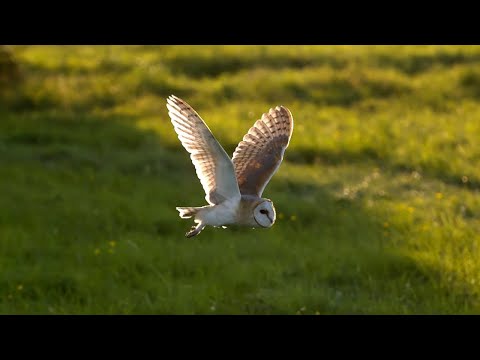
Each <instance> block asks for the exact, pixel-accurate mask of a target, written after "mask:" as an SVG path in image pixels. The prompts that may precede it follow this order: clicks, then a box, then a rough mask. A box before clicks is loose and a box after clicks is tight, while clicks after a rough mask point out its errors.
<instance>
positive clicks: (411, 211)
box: [407, 206, 415, 214]
mask: <svg viewBox="0 0 480 360" xmlns="http://www.w3.org/2000/svg"><path fill="white" fill-rule="evenodd" d="M407 211H408V212H409V213H410V214H412V213H413V212H414V211H415V209H414V208H413V207H411V206H409V207H407Z"/></svg>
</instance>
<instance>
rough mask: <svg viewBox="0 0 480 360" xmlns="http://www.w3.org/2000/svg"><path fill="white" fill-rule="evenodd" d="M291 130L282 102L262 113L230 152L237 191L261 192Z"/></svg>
mask: <svg viewBox="0 0 480 360" xmlns="http://www.w3.org/2000/svg"><path fill="white" fill-rule="evenodd" d="M292 132H293V117H292V114H291V113H290V111H289V110H288V109H287V108H286V107H284V106H277V107H276V108H275V109H270V111H269V112H268V113H266V114H263V115H262V118H261V119H260V120H257V121H256V122H255V125H254V126H252V127H251V128H250V130H249V131H248V134H246V135H245V136H244V137H243V141H241V142H240V143H239V144H238V146H237V148H236V149H235V152H234V153H233V159H232V160H233V165H234V166H235V175H236V177H237V182H238V186H239V188H240V193H241V194H243V195H246V194H250V195H257V196H259V197H261V196H262V193H263V190H264V189H265V186H267V184H268V182H269V181H270V179H271V178H272V176H273V175H274V174H275V172H276V171H277V170H278V168H279V167H280V164H281V162H282V160H283V154H284V153H285V149H286V148H287V146H288V144H289V142H290V138H291V137H292Z"/></svg>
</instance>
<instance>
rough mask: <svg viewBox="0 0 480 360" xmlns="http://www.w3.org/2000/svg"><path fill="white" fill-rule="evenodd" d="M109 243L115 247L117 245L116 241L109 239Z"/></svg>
mask: <svg viewBox="0 0 480 360" xmlns="http://www.w3.org/2000/svg"><path fill="white" fill-rule="evenodd" d="M108 245H110V246H111V247H112V248H113V247H115V245H117V243H116V242H115V241H109V242H108Z"/></svg>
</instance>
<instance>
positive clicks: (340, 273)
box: [0, 46, 480, 314]
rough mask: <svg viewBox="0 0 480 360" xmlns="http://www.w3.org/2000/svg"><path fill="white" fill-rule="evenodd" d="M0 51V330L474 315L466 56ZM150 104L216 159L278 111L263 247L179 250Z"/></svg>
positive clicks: (175, 176) (178, 154)
mask: <svg viewBox="0 0 480 360" xmlns="http://www.w3.org/2000/svg"><path fill="white" fill-rule="evenodd" d="M9 50H10V51H11V52H12V54H13V56H14V59H15V60H16V61H17V63H18V64H19V69H20V73H21V80H20V81H19V82H18V83H17V82H16V83H11V84H7V86H5V87H4V89H3V90H2V92H1V93H0V94H1V98H0V161H1V164H2V165H1V167H0V177H1V179H2V181H1V184H2V186H1V188H0V273H1V274H2V276H1V277H0V313H2V314H114V313H115V314H464V313H480V247H479V245H480V216H479V210H480V197H479V196H480V194H479V190H480V166H479V161H480V143H479V136H480V66H479V65H480V47H479V46H226V47H223V46H222V47H221V46H160V47H158V46H106V47H105V46H11V47H9ZM170 94H175V95H177V96H179V97H182V98H183V99H184V100H186V101H187V102H188V103H190V104H191V105H192V106H193V107H194V108H195V109H196V110H197V111H198V112H199V113H200V115H201V116H202V117H203V118H204V119H205V121H206V122H207V123H208V125H209V127H210V128H211V129H212V131H213V132H214V134H215V136H216V137H217V139H219V141H220V142H221V144H222V145H223V146H224V147H225V149H226V150H227V152H228V153H229V154H232V153H233V150H234V149H235V146H236V144H237V143H238V142H239V141H240V140H241V138H242V137H243V135H244V134H245V133H246V132H247V131H248V129H249V128H250V126H251V125H252V124H253V123H254V121H255V120H257V119H258V118H259V117H260V116H261V114H262V113H263V112H266V111H267V110H268V109H269V108H271V107H274V106H276V105H285V106H287V107H288V108H289V109H290V110H291V111H292V113H293V116H294V120H295V130H294V133H293V137H292V140H291V143H290V147H289V148H288V150H287V152H286V154H285V161H284V163H283V164H282V166H281V168H280V170H279V171H278V173H277V174H276V175H275V177H274V178H273V179H272V181H271V182H270V184H269V185H268V187H267V188H266V190H265V193H264V196H266V197H268V198H270V199H272V200H273V202H274V204H275V207H276V210H277V215H278V218H277V222H276V224H275V225H274V227H273V228H271V229H268V230H265V229H257V230H252V229H243V230H239V229H214V228H206V229H205V230H204V231H203V232H202V233H201V234H200V235H199V236H198V237H195V238H192V239H186V238H185V237H184V234H185V232H186V231H187V230H188V229H189V228H190V226H191V222H190V220H188V221H186V220H182V219H180V218H179V217H178V213H177V211H176V210H175V207H176V206H203V205H205V204H206V203H205V200H204V193H203V190H202V187H201V185H200V182H199V181H198V179H197V178H196V175H195V170H194V167H193V165H192V164H191V162H190V159H189V156H188V154H187V152H186V151H185V150H184V149H183V147H182V146H181V144H180V142H179V140H178V139H177V137H176V134H175V133H174V130H173V127H172V124H171V123H170V121H169V118H168V115H167V110H166V107H165V102H166V101H165V99H166V97H167V96H168V95H170Z"/></svg>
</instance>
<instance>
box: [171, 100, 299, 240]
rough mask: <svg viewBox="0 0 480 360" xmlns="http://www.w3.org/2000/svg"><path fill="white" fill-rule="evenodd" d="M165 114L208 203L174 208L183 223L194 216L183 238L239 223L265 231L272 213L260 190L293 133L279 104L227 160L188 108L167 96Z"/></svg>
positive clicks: (290, 119) (289, 116) (289, 117)
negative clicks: (205, 230) (186, 153)
mask: <svg viewBox="0 0 480 360" xmlns="http://www.w3.org/2000/svg"><path fill="white" fill-rule="evenodd" d="M167 108H168V114H169V116H170V119H171V121H172V124H173V127H174V129H175V131H176V133H177V134H178V138H179V140H180V141H181V143H182V145H183V146H184V147H185V149H186V150H187V151H188V152H189V153H190V158H191V159H192V162H193V165H194V166H195V170H196V173H197V176H198V178H199V179H200V182H201V184H202V186H203V189H204V191H205V194H206V196H205V200H206V201H207V202H208V203H209V204H210V205H207V206H202V207H177V208H176V209H177V210H178V212H179V215H180V217H181V218H182V219H188V218H191V217H192V216H193V217H194V220H195V223H197V225H196V226H195V225H193V226H192V229H191V230H190V231H189V232H187V233H186V234H185V236H186V237H187V238H190V237H192V236H196V235H198V234H199V233H200V232H201V231H202V230H203V228H204V227H205V226H207V225H210V226H214V227H220V226H222V227H226V225H239V226H248V227H254V228H258V227H261V228H269V227H271V226H272V225H273V224H274V223H275V219H276V213H275V208H274V206H273V203H272V201H271V200H270V199H265V198H262V193H263V190H264V189H265V186H266V185H267V184H268V182H269V181H270V179H271V178H272V176H273V175H274V174H275V172H276V171H277V170H278V168H279V167H280V164H281V162H282V160H283V155H284V153H285V149H286V148H287V147H288V144H289V142H290V138H291V137H292V132H293V117H292V114H291V113H290V111H289V110H288V109H287V108H286V107H284V106H277V107H276V108H275V109H270V110H269V112H268V113H265V114H263V115H262V118H261V119H260V120H257V121H256V122H255V124H254V125H253V126H252V127H251V128H250V130H249V131H248V133H247V134H246V135H245V136H244V137H243V140H242V141H241V142H240V143H239V144H238V146H237V148H236V149H235V152H234V153H233V157H232V159H230V157H229V156H228V155H227V153H226V152H225V150H224V149H223V148H222V146H221V145H220V144H219V143H218V141H217V139H215V137H214V136H213V134H212V132H211V131H210V129H209V128H208V126H207V125H206V124H205V122H204V121H203V120H202V118H201V117H200V116H199V115H198V114H197V112H196V111H195V110H193V108H192V107H191V106H190V105H188V104H187V103H186V102H185V101H183V100H182V99H180V98H178V97H176V96H174V95H171V96H170V97H168V99H167Z"/></svg>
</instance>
